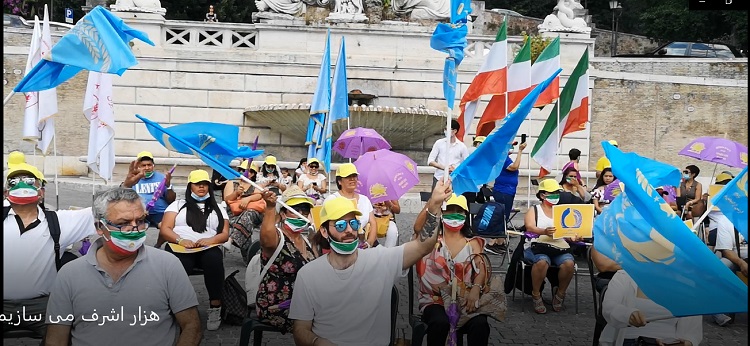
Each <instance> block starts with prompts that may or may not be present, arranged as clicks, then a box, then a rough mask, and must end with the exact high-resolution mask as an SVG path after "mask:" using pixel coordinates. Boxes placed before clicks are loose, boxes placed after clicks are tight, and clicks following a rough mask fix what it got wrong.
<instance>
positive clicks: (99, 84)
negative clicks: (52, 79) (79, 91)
mask: <svg viewBox="0 0 750 346" xmlns="http://www.w3.org/2000/svg"><path fill="white" fill-rule="evenodd" d="M83 115H84V116H86V119H88V120H89V121H90V122H91V129H90V130H89V153H88V157H87V159H86V164H87V165H88V166H89V168H91V170H92V171H94V172H96V173H97V174H99V176H101V177H102V178H104V179H106V180H112V171H113V170H114V168H115V114H114V107H113V102H112V75H111V74H107V73H99V72H89V82H88V86H86V96H85V98H84V99H83Z"/></svg>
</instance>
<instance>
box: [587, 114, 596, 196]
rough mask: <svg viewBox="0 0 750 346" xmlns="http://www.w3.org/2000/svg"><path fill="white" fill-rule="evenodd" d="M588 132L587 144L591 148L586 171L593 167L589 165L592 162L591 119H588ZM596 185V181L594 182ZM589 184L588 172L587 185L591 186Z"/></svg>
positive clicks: (588, 153)
mask: <svg viewBox="0 0 750 346" xmlns="http://www.w3.org/2000/svg"><path fill="white" fill-rule="evenodd" d="M587 127H588V134H586V144H587V145H588V146H589V149H588V151H587V154H586V173H590V172H591V167H589V165H590V164H591V163H590V162H591V120H589V121H588V126H587ZM594 185H596V183H594ZM590 186H591V185H589V176H588V174H586V187H587V188H588V187H590Z"/></svg>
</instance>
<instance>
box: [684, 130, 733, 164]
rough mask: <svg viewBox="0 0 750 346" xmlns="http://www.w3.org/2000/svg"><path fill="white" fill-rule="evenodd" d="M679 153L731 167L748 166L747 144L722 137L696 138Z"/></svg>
mask: <svg viewBox="0 0 750 346" xmlns="http://www.w3.org/2000/svg"><path fill="white" fill-rule="evenodd" d="M678 154H679V155H682V156H687V157H692V158H695V159H698V160H701V161H708V162H713V163H717V164H718V163H720V164H722V165H726V166H729V167H735V168H745V167H747V146H745V145H742V144H740V143H737V142H735V141H731V140H729V139H726V138H721V137H700V138H696V139H694V140H693V141H691V142H690V144H688V145H687V146H686V147H685V148H683V149H682V150H680V152H679V153H678Z"/></svg>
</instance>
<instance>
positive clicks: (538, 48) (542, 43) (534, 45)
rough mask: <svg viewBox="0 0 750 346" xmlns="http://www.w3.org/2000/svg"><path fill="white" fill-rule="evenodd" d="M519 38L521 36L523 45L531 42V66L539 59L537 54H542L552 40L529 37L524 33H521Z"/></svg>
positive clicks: (538, 36)
mask: <svg viewBox="0 0 750 346" xmlns="http://www.w3.org/2000/svg"><path fill="white" fill-rule="evenodd" d="M521 36H523V43H524V44H525V43H526V41H528V40H531V47H530V48H531V63H532V64H533V63H534V62H535V61H536V58H538V57H539V54H542V51H543V50H544V48H546V47H547V46H548V45H549V44H550V43H551V42H552V39H551V38H549V37H542V36H541V35H533V36H530V35H528V34H527V33H526V32H525V31H523V32H521Z"/></svg>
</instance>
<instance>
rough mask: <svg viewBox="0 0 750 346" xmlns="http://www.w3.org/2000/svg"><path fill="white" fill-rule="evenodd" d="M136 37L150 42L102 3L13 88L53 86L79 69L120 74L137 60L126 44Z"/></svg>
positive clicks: (29, 88)
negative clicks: (102, 5)
mask: <svg viewBox="0 0 750 346" xmlns="http://www.w3.org/2000/svg"><path fill="white" fill-rule="evenodd" d="M135 38H137V39H139V40H141V41H143V42H146V43H148V44H150V45H152V46H153V45H154V43H153V42H151V40H149V38H148V35H146V34H145V33H143V32H141V31H138V30H135V29H133V28H131V27H129V26H128V25H127V24H125V23H124V22H123V21H122V19H120V18H118V17H117V16H115V15H113V14H112V13H111V12H109V11H107V10H105V9H104V7H101V6H97V7H95V8H94V9H93V10H91V12H89V13H88V14H87V15H85V16H83V18H81V19H80V20H79V21H78V23H76V25H75V26H74V27H73V28H72V29H70V31H68V33H67V34H65V35H64V36H63V37H62V38H60V41H59V42H57V44H55V45H54V46H53V47H52V50H51V51H50V54H48V55H46V56H44V57H42V60H41V61H39V63H37V64H36V66H34V68H33V69H32V70H31V71H30V72H29V73H28V74H27V75H26V76H25V77H23V79H22V80H21V81H20V82H19V83H18V85H16V87H15V88H14V89H13V91H15V92H32V91H40V90H47V89H51V88H54V87H56V86H58V85H60V84H62V83H63V82H65V81H66V80H68V79H70V78H73V76H75V75H76V74H77V73H78V72H80V71H81V70H88V71H95V72H102V73H111V74H117V75H120V76H121V75H122V74H123V73H124V72H125V71H126V70H127V69H128V68H130V67H132V66H135V65H136V64H137V63H138V61H137V60H136V59H135V55H133V52H132V51H131V50H130V45H129V44H128V43H129V42H130V41H131V40H133V39H135Z"/></svg>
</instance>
